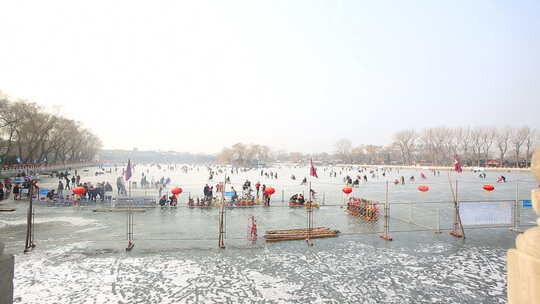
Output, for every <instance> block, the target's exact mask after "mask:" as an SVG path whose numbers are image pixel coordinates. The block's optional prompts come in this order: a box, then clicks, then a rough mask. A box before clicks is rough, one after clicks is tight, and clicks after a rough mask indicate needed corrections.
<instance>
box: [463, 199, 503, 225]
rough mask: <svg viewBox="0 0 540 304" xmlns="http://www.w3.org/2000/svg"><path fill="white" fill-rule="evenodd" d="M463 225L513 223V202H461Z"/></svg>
mask: <svg viewBox="0 0 540 304" xmlns="http://www.w3.org/2000/svg"><path fill="white" fill-rule="evenodd" d="M459 213H460V215H461V223H462V224H463V226H485V225H511V224H512V202H461V203H459Z"/></svg>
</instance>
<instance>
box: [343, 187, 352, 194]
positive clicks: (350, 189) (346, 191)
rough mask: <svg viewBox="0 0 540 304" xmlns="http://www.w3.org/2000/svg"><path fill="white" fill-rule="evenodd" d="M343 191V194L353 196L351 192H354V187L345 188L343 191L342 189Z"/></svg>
mask: <svg viewBox="0 0 540 304" xmlns="http://www.w3.org/2000/svg"><path fill="white" fill-rule="evenodd" d="M341 191H343V193H345V194H347V195H349V194H351V192H352V187H350V186H345V187H343V189H341Z"/></svg>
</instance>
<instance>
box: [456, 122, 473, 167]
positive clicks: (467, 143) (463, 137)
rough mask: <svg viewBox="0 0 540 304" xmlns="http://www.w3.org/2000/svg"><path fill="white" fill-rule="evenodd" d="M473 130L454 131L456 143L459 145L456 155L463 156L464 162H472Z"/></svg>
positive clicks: (460, 129) (468, 128) (458, 129)
mask: <svg viewBox="0 0 540 304" xmlns="http://www.w3.org/2000/svg"><path fill="white" fill-rule="evenodd" d="M471 135H472V130H471V128H470V127H466V128H457V129H455V130H454V137H455V139H454V140H455V142H456V145H457V152H458V153H456V154H461V158H462V160H470V155H469V152H470V149H471V141H472V136H471Z"/></svg>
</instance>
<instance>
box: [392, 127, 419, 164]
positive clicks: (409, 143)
mask: <svg viewBox="0 0 540 304" xmlns="http://www.w3.org/2000/svg"><path fill="white" fill-rule="evenodd" d="M417 138H418V134H417V133H416V131H415V130H414V129H408V130H403V131H400V132H398V133H396V134H395V135H394V143H395V144H396V145H397V146H398V147H399V149H400V150H401V158H402V160H403V164H409V165H410V164H411V163H412V155H413V154H412V153H413V151H414V149H415V145H416V140H417Z"/></svg>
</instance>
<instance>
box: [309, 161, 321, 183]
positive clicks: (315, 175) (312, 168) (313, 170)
mask: <svg viewBox="0 0 540 304" xmlns="http://www.w3.org/2000/svg"><path fill="white" fill-rule="evenodd" d="M309 162H310V164H311V168H310V169H309V175H310V176H313V177H316V178H319V177H318V176H317V169H315V167H314V166H313V159H310V160H309Z"/></svg>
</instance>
